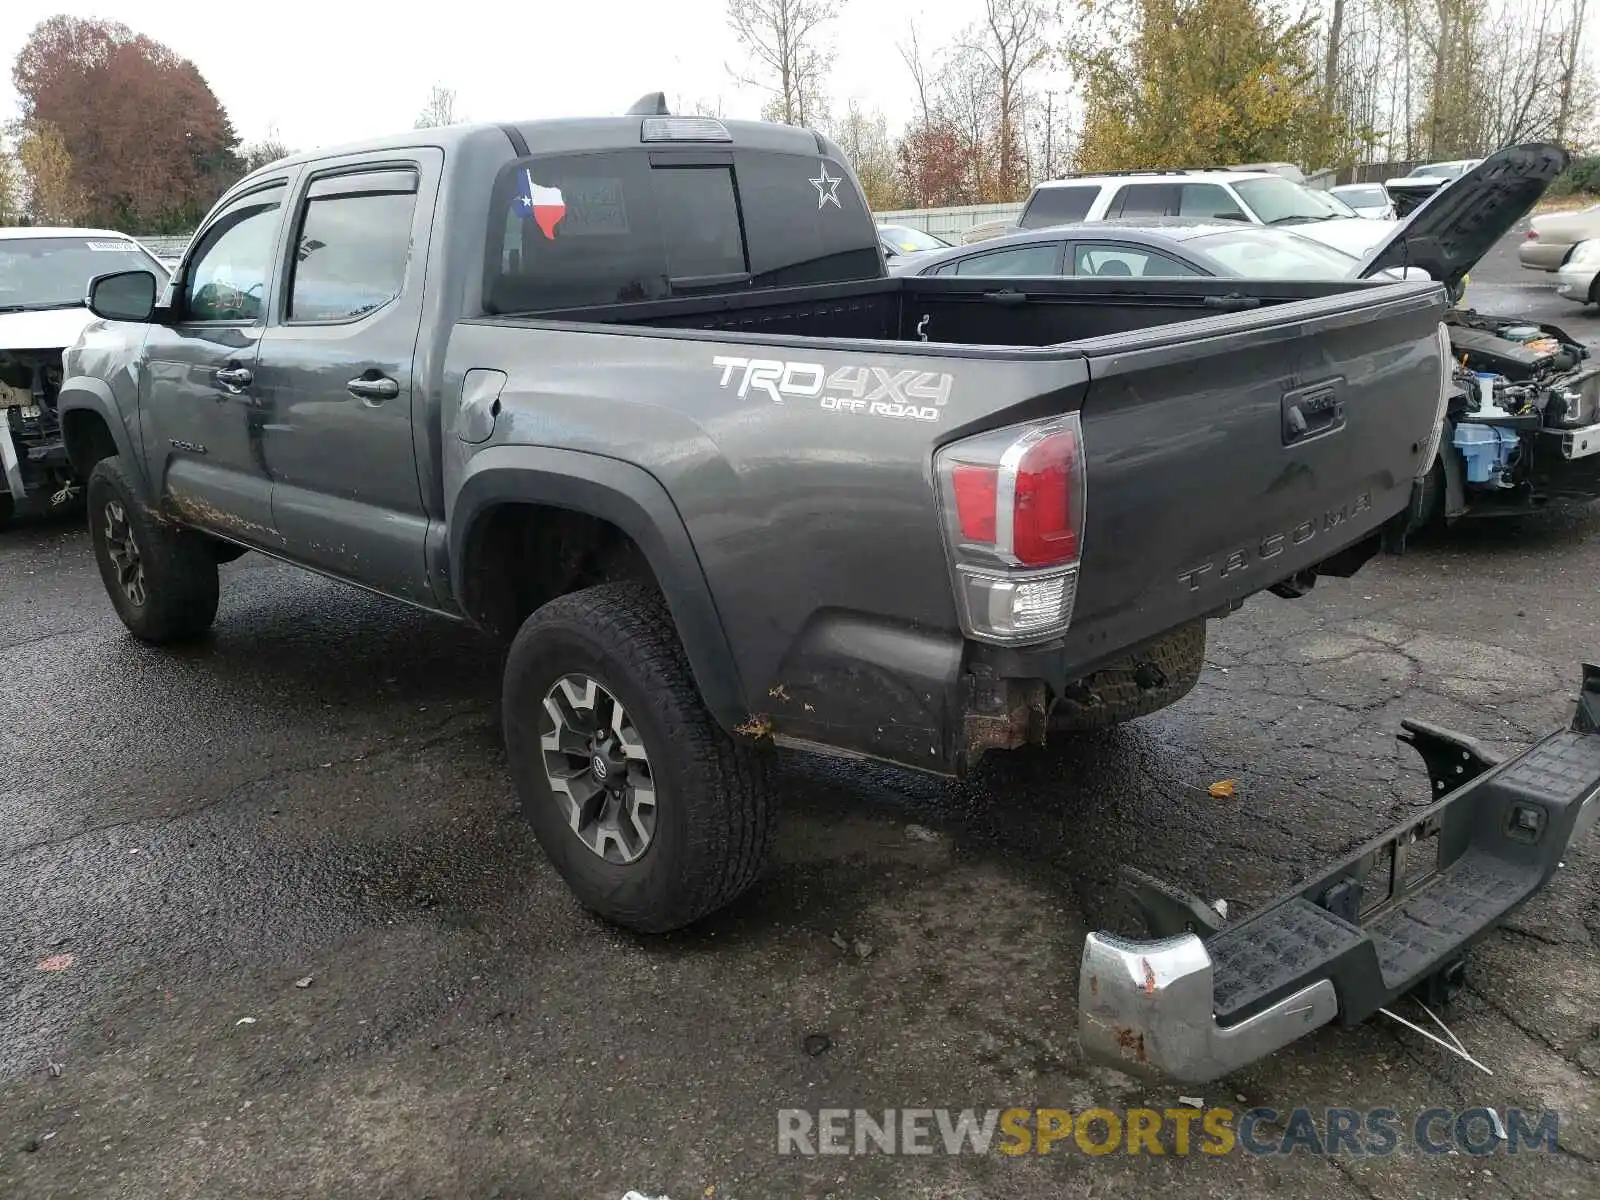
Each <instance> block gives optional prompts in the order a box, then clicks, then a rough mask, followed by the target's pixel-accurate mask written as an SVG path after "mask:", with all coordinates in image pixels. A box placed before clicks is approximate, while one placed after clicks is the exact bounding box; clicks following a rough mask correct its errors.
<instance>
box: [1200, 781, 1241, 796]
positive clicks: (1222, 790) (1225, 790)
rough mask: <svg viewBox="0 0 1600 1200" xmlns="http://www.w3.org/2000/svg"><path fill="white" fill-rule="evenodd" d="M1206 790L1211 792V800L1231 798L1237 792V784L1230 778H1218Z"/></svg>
mask: <svg viewBox="0 0 1600 1200" xmlns="http://www.w3.org/2000/svg"><path fill="white" fill-rule="evenodd" d="M1206 791H1208V792H1210V793H1211V798H1212V799H1213V800H1232V799H1233V798H1234V797H1235V796H1236V795H1238V794H1239V785H1238V783H1237V782H1235V781H1234V780H1232V779H1219V780H1217V782H1215V783H1213V784H1212V785H1211V786H1210V787H1208V788H1207V789H1206Z"/></svg>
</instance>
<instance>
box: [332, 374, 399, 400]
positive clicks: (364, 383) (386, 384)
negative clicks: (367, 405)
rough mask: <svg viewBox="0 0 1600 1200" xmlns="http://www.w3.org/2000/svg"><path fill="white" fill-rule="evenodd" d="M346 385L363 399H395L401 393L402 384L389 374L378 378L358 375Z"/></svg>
mask: <svg viewBox="0 0 1600 1200" xmlns="http://www.w3.org/2000/svg"><path fill="white" fill-rule="evenodd" d="M345 387H347V388H349V389H350V392H351V394H352V395H356V396H360V397H361V398H362V399H363V400H393V399H394V398H395V397H396V396H398V395H399V394H400V385H399V384H398V383H396V382H395V381H394V380H392V379H390V378H389V377H388V376H387V375H383V376H380V377H379V378H377V379H368V378H367V377H366V376H364V375H361V376H357V377H356V378H355V379H352V380H351V381H350V382H349V383H347V384H345Z"/></svg>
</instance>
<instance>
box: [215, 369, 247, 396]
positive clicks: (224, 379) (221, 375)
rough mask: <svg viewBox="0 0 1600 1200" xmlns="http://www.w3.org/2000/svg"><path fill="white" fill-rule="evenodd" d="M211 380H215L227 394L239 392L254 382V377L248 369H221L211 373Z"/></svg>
mask: <svg viewBox="0 0 1600 1200" xmlns="http://www.w3.org/2000/svg"><path fill="white" fill-rule="evenodd" d="M211 378H213V379H215V380H216V381H217V382H218V383H220V384H221V385H222V386H223V389H224V390H226V391H229V392H241V391H243V390H244V389H245V388H247V387H249V386H250V384H251V383H252V382H254V380H255V376H254V375H253V374H251V372H250V368H249V367H223V368H221V369H220V370H217V371H213V372H212V373H211Z"/></svg>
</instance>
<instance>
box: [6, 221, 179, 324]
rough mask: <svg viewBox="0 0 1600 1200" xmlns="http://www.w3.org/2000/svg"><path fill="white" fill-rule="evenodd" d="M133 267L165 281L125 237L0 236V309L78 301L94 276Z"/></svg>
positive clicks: (158, 268)
mask: <svg viewBox="0 0 1600 1200" xmlns="http://www.w3.org/2000/svg"><path fill="white" fill-rule="evenodd" d="M136 270H146V271H149V272H151V273H152V274H153V275H155V277H156V280H157V285H158V286H161V285H164V284H165V283H166V281H167V275H168V271H167V269H166V268H165V267H163V266H162V265H161V264H160V263H158V262H157V261H156V260H155V259H153V258H151V257H150V256H149V255H148V254H146V253H145V252H144V251H143V250H142V249H140V248H139V246H138V245H137V244H136V243H134V242H130V241H128V240H127V239H126V238H91V237H40V238H5V239H0V310H4V309H19V308H21V309H28V308H56V307H60V306H61V305H64V304H82V303H83V298H84V296H85V295H86V294H87V293H88V291H89V281H90V280H91V279H93V278H94V277H95V276H96V275H109V274H111V273H112V272H114V271H136Z"/></svg>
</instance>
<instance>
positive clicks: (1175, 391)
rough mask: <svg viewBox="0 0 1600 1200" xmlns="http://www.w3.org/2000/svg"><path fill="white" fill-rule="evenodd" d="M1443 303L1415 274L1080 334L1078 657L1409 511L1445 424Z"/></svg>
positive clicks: (1214, 603) (1248, 586) (1320, 554)
mask: <svg viewBox="0 0 1600 1200" xmlns="http://www.w3.org/2000/svg"><path fill="white" fill-rule="evenodd" d="M1444 311H1445V303H1444V295H1443V292H1442V290H1441V289H1439V288H1437V287H1435V286H1432V285H1428V284H1414V283H1407V284H1396V285H1393V286H1389V287H1384V288H1381V289H1376V290H1360V291H1354V292H1347V293H1343V294H1341V295H1336V296H1327V297H1322V298H1319V299H1315V300H1306V301H1301V302H1297V303H1293V304H1288V305H1282V306H1279V307H1275V308H1266V307H1263V308H1261V309H1257V310H1253V311H1246V312H1240V313H1236V314H1230V315H1227V316H1213V317H1210V318H1208V319H1206V320H1205V321H1203V322H1198V321H1196V322H1187V321H1186V322H1182V323H1178V324H1171V325H1163V326H1158V327H1154V328H1150V329H1147V330H1141V331H1136V332H1132V333H1126V334H1117V335H1112V336H1108V337H1102V338H1095V339H1091V340H1088V341H1083V342H1079V343H1076V344H1075V345H1074V348H1075V349H1079V350H1082V351H1083V352H1084V353H1085V354H1087V355H1088V356H1089V377H1090V383H1089V390H1088V393H1087V397H1086V399H1085V401H1084V405H1083V411H1082V421H1083V432H1084V444H1085V452H1086V455H1087V489H1088V494H1087V510H1086V514H1085V529H1084V539H1083V557H1082V562H1081V568H1080V575H1079V581H1078V594H1077V602H1076V605H1075V608H1074V612H1073V619H1072V626H1071V629H1070V631H1069V633H1068V635H1067V638H1066V640H1067V644H1068V649H1069V652H1070V658H1071V659H1072V660H1074V661H1079V660H1084V659H1088V660H1095V659H1096V658H1097V655H1100V654H1105V655H1110V654H1112V653H1113V652H1115V651H1116V650H1118V649H1119V648H1124V647H1127V646H1129V645H1131V644H1135V643H1137V642H1139V641H1142V640H1144V639H1146V638H1150V637H1154V636H1156V635H1158V634H1160V633H1162V632H1164V631H1166V630H1169V629H1172V628H1173V627H1175V626H1177V625H1180V624H1183V623H1184V622H1186V621H1189V620H1191V619H1193V618H1195V617H1198V616H1201V615H1204V614H1207V613H1211V612H1215V611H1217V610H1219V609H1223V608H1226V607H1227V606H1229V605H1230V604H1232V603H1234V602H1236V601H1239V600H1241V599H1243V598H1244V597H1246V596H1249V595H1251V594H1252V593H1255V592H1257V591H1260V590H1262V589H1263V588H1266V587H1269V586H1271V585H1273V584H1275V583H1277V582H1280V581H1282V580H1285V579H1287V578H1289V577H1290V576H1293V575H1295V574H1296V573H1297V572H1300V571H1303V570H1305V569H1306V568H1309V567H1312V566H1314V565H1315V564H1317V563H1318V562H1320V561H1321V560H1323V559H1325V558H1327V557H1328V556H1329V555H1330V554H1332V553H1334V552H1335V551H1337V550H1339V549H1341V548H1343V547H1347V546H1350V545H1352V544H1354V543H1356V542H1358V541H1360V540H1362V539H1363V538H1365V537H1366V536H1367V535H1369V534H1371V533H1373V532H1374V531H1376V530H1377V529H1378V528H1379V527H1380V526H1381V525H1382V524H1383V523H1384V522H1385V521H1387V520H1388V519H1389V518H1391V517H1393V516H1395V515H1396V514H1397V513H1399V512H1401V511H1402V510H1404V509H1405V508H1406V506H1407V504H1408V502H1409V500H1410V496H1411V489H1412V484H1413V480H1414V479H1415V478H1416V477H1417V475H1418V474H1419V472H1421V471H1422V470H1423V469H1424V467H1425V466H1426V463H1425V462H1424V458H1423V456H1424V455H1430V454H1431V452H1430V449H1429V448H1430V447H1431V446H1432V444H1433V441H1432V438H1433V431H1434V429H1435V428H1436V426H1437V423H1438V417H1439V401H1440V395H1441V387H1442V379H1443V359H1442V355H1443V353H1444V347H1443V346H1442V344H1441V342H1440V340H1439V332H1438V331H1439V328H1440V325H1439V322H1440V318H1441V317H1442V316H1443V314H1444Z"/></svg>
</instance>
